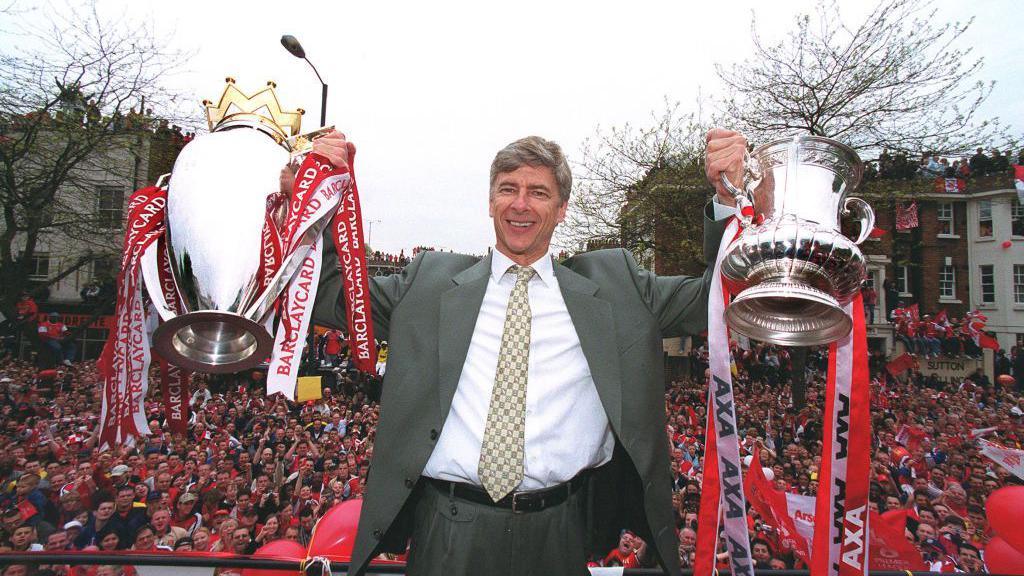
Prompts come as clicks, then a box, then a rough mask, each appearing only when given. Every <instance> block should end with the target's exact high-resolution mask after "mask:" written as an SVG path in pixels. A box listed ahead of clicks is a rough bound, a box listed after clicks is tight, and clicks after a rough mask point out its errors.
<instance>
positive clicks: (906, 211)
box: [896, 202, 917, 230]
mask: <svg viewBox="0 0 1024 576" xmlns="http://www.w3.org/2000/svg"><path fill="white" fill-rule="evenodd" d="M912 228H917V202H911V203H910V205H909V206H904V205H903V204H898V205H897V206H896V229H897V230H910V229H912Z"/></svg>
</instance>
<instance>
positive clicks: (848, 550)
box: [811, 294, 871, 576]
mask: <svg viewBox="0 0 1024 576" xmlns="http://www.w3.org/2000/svg"><path fill="white" fill-rule="evenodd" d="M848 311H849V314H850V316H851V317H852V319H853V331H852V332H851V334H850V335H849V336H847V337H845V338H843V339H841V340H840V341H838V342H833V343H832V344H831V346H830V347H829V371H828V387H827V389H826V393H825V430H824V434H823V440H824V441H823V442H822V454H821V474H820V475H819V478H820V481H819V482H821V481H824V483H821V484H819V490H818V497H817V502H816V503H815V514H814V517H815V523H814V541H813V548H812V552H811V560H812V561H813V564H812V572H813V573H814V574H820V575H826V574H827V575H830V576H831V575H839V576H854V575H862V576H866V574H867V572H868V547H869V546H868V545H869V542H870V540H869V539H868V534H869V531H868V523H869V522H868V519H869V518H870V516H869V514H868V486H869V483H870V474H871V462H870V451H871V413H870V409H871V399H870V395H871V391H870V378H869V374H868V361H867V332H866V328H865V326H864V305H863V302H862V300H861V297H860V295H859V294H858V295H857V296H856V297H855V298H854V300H853V302H852V303H851V305H850V307H849V308H848Z"/></svg>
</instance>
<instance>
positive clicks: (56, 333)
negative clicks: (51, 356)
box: [39, 320, 68, 340]
mask: <svg viewBox="0 0 1024 576" xmlns="http://www.w3.org/2000/svg"><path fill="white" fill-rule="evenodd" d="M67 333H68V327H67V326H65V325H64V323H63V322H60V321H58V322H50V321H49V320H44V321H43V322H40V323H39V337H40V338H42V339H43V340H61V339H63V338H64V336H65V335H66V334H67Z"/></svg>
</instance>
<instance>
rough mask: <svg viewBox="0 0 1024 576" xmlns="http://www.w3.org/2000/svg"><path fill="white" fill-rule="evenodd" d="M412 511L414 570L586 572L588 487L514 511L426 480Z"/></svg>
mask: <svg viewBox="0 0 1024 576" xmlns="http://www.w3.org/2000/svg"><path fill="white" fill-rule="evenodd" d="M421 491H422V496H421V497H420V498H419V502H418V503H417V504H416V509H415V511H414V526H413V530H412V539H411V544H410V548H409V557H408V568H407V572H406V573H407V574H409V575H410V576H435V575H436V576H442V575H444V576H464V575H465V576H469V575H474V576H475V575H480V576H504V575H508V576H513V575H514V576H563V575H564V576H577V575H578V576H587V575H589V571H588V570H587V567H586V551H585V548H584V531H585V528H586V496H585V494H586V489H583V490H577V491H576V492H575V493H574V494H572V495H571V496H569V498H568V499H567V500H566V501H565V502H563V503H562V504H559V505H557V506H552V507H550V508H546V509H544V510H540V511H537V512H526V513H513V512H512V511H511V510H506V509H503V508H494V507H491V506H487V505H485V504H477V503H474V502H467V501H465V500H461V499H459V498H455V497H453V496H452V495H451V494H449V493H445V492H442V490H441V489H439V488H438V487H437V486H435V485H434V484H432V483H430V482H426V483H425V485H424V486H423V487H422V489H421Z"/></svg>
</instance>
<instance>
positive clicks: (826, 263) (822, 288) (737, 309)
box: [721, 136, 875, 346]
mask: <svg viewBox="0 0 1024 576" xmlns="http://www.w3.org/2000/svg"><path fill="white" fill-rule="evenodd" d="M862 174H863V165H862V163H861V161H860V158H859V157H858V156H857V153H856V152H854V151H853V149H851V148H850V147H848V146H845V145H843V144H840V143H839V142H836V141H834V140H830V139H828V138H822V137H819V136H796V137H792V138H786V139H782V140H776V141H775V142H771V143H768V144H765V145H764V146H760V147H758V148H756V149H754V150H753V152H751V153H750V154H749V158H748V161H747V169H746V174H745V176H744V182H743V183H742V185H741V187H737V186H734V185H733V184H732V183H730V182H729V179H728V178H727V177H726V176H725V174H724V173H723V174H722V175H721V179H722V183H723V184H724V185H725V187H726V188H727V189H728V190H729V191H730V192H731V193H732V194H733V196H734V197H735V198H736V201H737V207H739V208H740V209H741V213H744V215H743V216H741V225H742V227H743V228H742V232H741V233H740V235H739V237H737V238H736V239H735V241H733V243H732V244H731V246H730V247H729V248H728V251H727V254H726V256H725V259H724V260H723V262H722V268H721V269H722V275H723V279H724V282H725V283H726V286H727V287H728V288H729V289H730V291H731V292H732V293H733V294H736V295H737V296H736V297H735V298H734V299H733V301H732V303H731V304H730V305H729V306H728V308H727V309H726V311H725V317H726V322H727V323H728V325H729V327H730V328H732V329H733V330H735V331H737V332H739V333H741V334H744V335H746V336H748V337H750V338H753V339H755V340H760V341H763V342H771V343H775V344H781V345H787V346H810V345H817V344H825V343H828V342H832V341H834V340H836V339H838V338H840V337H843V336H845V335H847V334H848V333H849V332H850V329H851V328H852V323H851V321H850V317H849V316H848V315H847V314H846V312H845V311H844V310H843V307H844V306H845V305H846V304H848V303H849V302H850V301H851V300H852V299H853V297H854V296H855V295H856V294H857V292H858V291H859V290H860V286H861V283H862V282H863V281H864V279H865V277H866V275H867V269H866V266H865V260H864V256H863V254H861V251H860V249H859V248H858V246H857V245H858V244H860V243H861V242H863V241H864V240H865V239H867V238H868V236H869V235H870V233H871V230H872V229H873V228H874V222H875V215H874V212H873V211H872V210H871V207H870V206H868V204H867V203H866V202H865V201H863V200H861V199H859V198H850V197H847V194H848V193H849V192H850V191H851V190H853V189H854V188H856V187H857V184H858V183H860V180H861V176H862ZM750 207H753V212H752V213H751V211H750V210H749V208H750ZM745 208H746V209H745ZM844 224H845V225H846V226H844ZM854 225H856V226H858V227H859V228H858V230H857V231H856V234H854V235H851V236H847V235H846V234H844V233H843V228H849V227H853V226H854Z"/></svg>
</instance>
